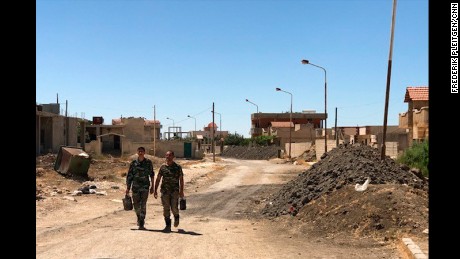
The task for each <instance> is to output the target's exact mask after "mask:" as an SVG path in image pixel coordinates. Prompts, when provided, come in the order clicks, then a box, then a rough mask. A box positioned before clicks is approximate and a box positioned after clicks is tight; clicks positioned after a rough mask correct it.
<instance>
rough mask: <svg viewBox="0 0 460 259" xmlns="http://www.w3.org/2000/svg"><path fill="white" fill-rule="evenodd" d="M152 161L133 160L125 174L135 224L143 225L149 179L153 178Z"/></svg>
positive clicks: (146, 159) (145, 159)
mask: <svg viewBox="0 0 460 259" xmlns="http://www.w3.org/2000/svg"><path fill="white" fill-rule="evenodd" d="M154 175H155V173H154V172H153V163H152V161H151V160H150V159H148V158H144V160H142V161H138V160H137V159H136V160H133V161H132V162H131V164H130V165H129V170H128V174H127V175H126V186H128V188H129V187H131V186H132V193H133V207H134V211H135V212H136V215H137V224H138V225H139V226H141V227H143V226H144V220H145V214H146V213H147V208H146V206H147V198H148V197H149V187H150V179H152V185H153V178H154Z"/></svg>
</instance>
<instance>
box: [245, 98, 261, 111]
mask: <svg viewBox="0 0 460 259" xmlns="http://www.w3.org/2000/svg"><path fill="white" fill-rule="evenodd" d="M246 102H248V103H252V104H254V105H255V106H256V108H257V113H259V106H257V104H255V103H253V102H251V101H249V100H248V99H246Z"/></svg>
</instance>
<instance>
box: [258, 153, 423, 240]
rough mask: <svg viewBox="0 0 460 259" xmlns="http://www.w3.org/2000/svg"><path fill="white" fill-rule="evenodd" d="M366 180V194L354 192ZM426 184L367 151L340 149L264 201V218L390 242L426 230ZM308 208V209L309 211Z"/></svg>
mask: <svg viewBox="0 0 460 259" xmlns="http://www.w3.org/2000/svg"><path fill="white" fill-rule="evenodd" d="M368 177H369V179H370V183H369V185H368V188H367V190H365V191H362V192H359V191H356V190H355V185H356V184H359V185H361V184H363V183H364V182H365V180H366V179H367V178H368ZM427 191H428V181H426V179H421V178H419V177H418V176H417V175H415V174H414V173H413V172H412V171H411V170H410V169H409V168H408V167H406V166H404V165H399V164H397V163H396V162H395V161H394V160H393V159H391V158H389V157H386V158H385V159H384V160H380V152H379V151H378V150H377V149H375V148H372V147H369V146H361V145H360V144H355V145H341V146H339V147H337V148H335V149H333V150H331V151H330V152H328V153H327V154H325V155H324V157H323V159H322V160H321V161H319V162H318V163H316V164H314V165H313V166H312V167H311V168H310V169H308V170H306V171H305V172H302V173H301V174H299V176H298V177H297V178H296V179H293V180H292V181H290V182H288V183H287V184H285V185H284V186H283V187H282V188H281V189H280V191H279V192H277V193H275V194H274V195H273V196H272V197H271V198H269V199H268V200H267V204H266V205H265V207H264V208H263V209H262V214H263V215H264V216H266V217H269V218H275V217H279V216H283V215H290V216H293V217H295V218H296V219H297V220H300V222H305V223H307V222H308V223H309V224H310V225H312V226H314V228H315V229H317V230H327V231H326V232H325V233H328V234H332V233H339V232H342V233H344V232H346V233H350V232H351V233H353V234H355V235H359V236H366V235H374V236H379V235H384V236H386V237H387V238H391V237H394V236H395V235H397V234H398V233H400V232H411V231H412V230H414V229H416V230H419V229H421V230H419V231H418V232H417V233H421V232H422V231H423V230H424V229H425V228H427V227H428V194H427ZM307 205H308V206H307Z"/></svg>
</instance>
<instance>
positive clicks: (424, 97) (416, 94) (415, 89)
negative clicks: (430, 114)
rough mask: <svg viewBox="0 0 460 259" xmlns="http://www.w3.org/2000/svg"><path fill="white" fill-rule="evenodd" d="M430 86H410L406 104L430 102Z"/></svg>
mask: <svg viewBox="0 0 460 259" xmlns="http://www.w3.org/2000/svg"><path fill="white" fill-rule="evenodd" d="M428 92H429V91H428V86H409V87H407V88H406V95H405V96H404V102H405V103H407V102H409V101H410V100H412V101H428V100H429V97H428Z"/></svg>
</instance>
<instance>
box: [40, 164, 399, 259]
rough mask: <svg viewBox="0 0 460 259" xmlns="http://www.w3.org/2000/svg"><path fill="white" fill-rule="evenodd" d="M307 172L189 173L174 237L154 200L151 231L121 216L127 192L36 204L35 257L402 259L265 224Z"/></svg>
mask: <svg viewBox="0 0 460 259" xmlns="http://www.w3.org/2000/svg"><path fill="white" fill-rule="evenodd" d="M216 164H217V165H218V166H216ZM305 168H306V166H305V165H292V164H285V163H277V162H276V161H266V160H236V159H221V160H219V161H217V162H216V163H214V162H210V161H208V162H205V163H202V164H197V165H195V166H192V167H189V168H188V169H186V168H184V173H185V181H186V188H185V195H186V197H187V210H185V211H181V221H180V225H179V227H178V228H173V231H172V232H171V233H163V232H162V231H161V230H162V229H163V228H164V220H163V216H162V208H161V205H160V200H159V199H158V200H156V199H154V198H153V195H150V196H149V200H148V202H147V204H148V207H147V217H146V225H145V227H146V228H147V230H137V226H136V216H135V214H134V212H133V211H124V210H123V206H122V203H121V200H120V199H121V198H122V196H123V192H124V191H123V190H124V189H109V190H108V191H107V195H106V196H95V195H83V196H76V198H75V201H71V200H69V199H70V198H69V197H67V198H62V197H61V198H59V203H60V204H61V205H60V206H57V207H56V208H54V209H51V210H50V209H47V210H43V209H40V206H41V205H40V204H39V203H37V204H39V205H37V219H36V254H37V258H43V259H45V258H46V259H54V258H56V259H57V258H59V259H61V258H402V257H401V256H400V255H399V253H398V251H397V250H396V249H394V248H393V247H389V246H385V245H383V244H380V243H377V242H375V241H372V240H363V239H361V240H353V239H351V237H350V238H349V239H347V240H337V239H332V238H331V239H325V238H318V237H314V236H309V235H308V234H305V233H296V230H295V229H289V228H287V225H286V224H284V223H283V221H282V220H279V221H277V220H274V221H271V220H267V219H263V218H261V217H260V213H259V210H260V209H261V208H262V207H263V206H264V204H265V200H266V198H267V197H268V196H269V195H270V193H273V192H275V191H276V190H278V189H279V188H280V187H281V185H282V184H283V183H285V182H287V181H289V180H291V179H293V178H294V177H296V176H297V175H298V173H300V172H301V171H303V170H305ZM119 184H120V187H123V188H124V185H123V184H122V182H121V181H119ZM62 204H64V205H62Z"/></svg>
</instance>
